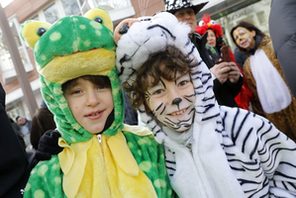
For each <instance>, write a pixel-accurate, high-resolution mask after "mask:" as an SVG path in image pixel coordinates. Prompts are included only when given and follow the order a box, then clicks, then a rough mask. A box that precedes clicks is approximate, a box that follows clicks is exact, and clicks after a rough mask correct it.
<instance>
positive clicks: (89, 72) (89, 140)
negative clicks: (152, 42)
mask: <svg viewBox="0 0 296 198" xmlns="http://www.w3.org/2000/svg"><path fill="white" fill-rule="evenodd" d="M112 28H113V27H112V21H111V19H110V17H109V16H108V14H106V12H104V11H103V10H100V9H93V10H90V11H89V12H88V13H86V14H85V16H70V17H64V18H62V19H60V20H59V21H57V22H56V23H55V24H53V25H50V24H47V23H43V22H37V21H28V22H26V23H25V24H24V25H23V29H22V36H23V37H24V39H25V40H26V41H27V43H28V45H29V46H31V47H32V48H34V54H35V59H36V62H37V67H38V72H39V73H40V82H41V93H42V96H43V99H44V100H45V102H46V104H47V105H48V108H49V109H50V111H51V112H52V113H53V114H54V118H55V122H56V124H57V129H58V131H59V132H60V133H61V138H60V139H59V146H60V147H63V151H62V152H60V153H59V154H58V155H54V156H52V158H51V159H50V160H49V161H42V162H40V163H38V164H37V165H36V167H35V168H34V169H33V170H32V172H31V175H30V178H29V181H28V183H27V186H26V188H25V194H24V197H102V198H111V197H112V198H117V197H141V198H142V197H171V196H172V190H171V188H170V185H169V182H168V177H167V173H166V170H165V163H164V155H163V148H162V147H161V146H160V145H159V144H158V143H156V142H155V140H154V138H153V135H152V134H151V132H150V131H148V130H147V129H145V128H140V127H135V126H128V125H124V124H123V100H122V93H121V90H120V83H119V80H118V77H117V72H116V68H115V44H114V41H113V32H112ZM89 78H92V79H96V80H97V81H98V82H99V83H98V84H96V83H94V81H96V80H89ZM100 79H105V80H103V81H106V79H107V81H108V82H109V85H108V83H107V85H106V84H105V85H101V84H100V82H101V80H100ZM66 84H70V86H68V87H70V88H66V89H64V87H65V86H64V85H66ZM84 84H87V86H84ZM90 90H91V91H90ZM104 94H107V95H106V97H107V98H108V97H111V100H109V101H106V98H103V99H105V103H104V104H105V106H101V104H102V103H103V102H102V101H103V99H102V100H101V101H97V100H99V99H98V98H102V96H104ZM108 94H109V95H108ZM86 95H87V96H86ZM88 96H89V97H88ZM81 97H82V98H83V97H86V98H87V97H88V99H87V100H85V101H83V100H81V102H77V101H79V98H81ZM90 98H91V99H90ZM77 99H78V100H77ZM112 100H113V102H112ZM73 101H76V102H73ZM79 108H80V109H79ZM79 111H80V112H81V113H80V114H81V115H79ZM85 112H87V113H85ZM85 120H86V121H85ZM89 123H91V124H89Z"/></svg>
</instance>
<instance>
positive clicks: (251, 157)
mask: <svg viewBox="0 0 296 198" xmlns="http://www.w3.org/2000/svg"><path fill="white" fill-rule="evenodd" d="M189 32H190V28H189V27H188V26H187V25H185V24H182V23H180V22H178V20H177V18H176V17H175V16H174V15H172V14H170V13H167V12H162V13H159V14H156V15H155V16H153V17H150V18H149V20H147V18H145V20H141V19H139V21H137V22H134V23H133V24H132V26H131V27H130V28H129V29H128V31H127V33H125V34H123V35H122V36H121V38H120V40H119V41H118V47H117V51H116V55H117V69H118V72H119V77H120V79H121V83H122V84H125V83H128V84H129V85H132V84H133V83H137V82H135V80H136V76H137V72H138V70H139V68H141V67H142V65H143V64H144V63H145V61H147V59H148V58H149V56H150V55H153V54H155V53H157V52H161V51H165V49H167V47H169V46H173V47H176V48H177V49H179V50H180V51H181V52H182V53H183V54H184V55H185V56H186V57H187V58H188V59H189V62H190V63H189V67H190V74H191V79H192V83H193V86H194V91H195V98H196V100H195V115H194V122H193V124H192V127H191V130H190V131H188V132H184V133H179V134H178V133H177V134H176V133H175V135H174V136H172V135H171V133H172V131H170V130H169V129H168V128H167V127H165V126H163V125H162V124H159V122H157V121H156V120H155V117H153V116H150V115H148V114H147V113H146V112H145V107H144V105H143V104H142V105H141V106H140V107H139V109H138V110H139V112H140V116H141V121H142V122H143V123H144V124H146V126H147V127H148V128H149V129H150V130H152V131H153V132H154V135H155V138H156V139H157V141H158V142H160V143H162V144H164V145H165V149H166V150H165V151H166V152H165V154H166V166H167V170H168V173H169V175H170V181H171V184H172V186H173V188H174V190H175V191H176V192H177V194H178V195H179V196H180V197H185V198H189V197H192V195H194V196H195V197H212V198H214V197H225V198H238V197H261V196H265V195H266V196H267V195H269V194H274V195H283V194H281V193H290V192H288V191H289V190H290V189H288V188H285V187H284V188H282V187H281V188H280V189H279V188H278V187H277V185H276V184H275V183H277V182H278V181H277V180H276V179H275V178H274V177H273V175H274V173H275V172H276V171H279V170H281V171H282V170H283V169H282V166H281V165H279V163H278V159H279V158H278V156H279V155H280V156H281V160H282V161H285V162H288V161H289V162H292V163H293V164H294V165H296V160H295V157H294V159H293V158H291V157H290V156H289V155H295V154H294V153H292V152H291V151H295V148H296V146H295V144H294V143H293V142H292V141H291V140H289V139H287V137H286V136H285V135H284V134H282V133H280V132H279V131H278V130H277V129H276V128H275V127H274V126H273V125H272V124H271V123H270V122H268V121H267V120H265V119H264V118H262V117H260V116H258V115H255V114H253V113H251V112H248V111H244V110H242V109H238V108H228V107H224V106H219V105H218V104H217V102H216V99H215V96H214V93H213V80H212V75H211V73H210V71H209V70H208V68H207V66H206V65H205V64H204V62H203V61H202V60H201V58H200V55H199V53H198V51H197V49H196V48H195V47H194V45H193V43H191V41H190V39H189V36H188V34H189ZM274 137H278V139H272V138H274ZM270 138H271V139H272V143H271V142H268V141H267V140H268V139H270ZM180 139H181V141H179V140H180ZM182 140H184V141H182ZM184 142H190V144H191V147H190V148H188V147H187V145H186V144H185V143H184ZM254 143H255V145H254ZM274 143H276V145H277V146H276V147H277V148H275V147H272V148H270V146H271V145H272V144H274ZM282 147H284V148H287V150H290V152H287V151H285V152H284V151H278V150H279V149H280V148H282ZM263 150H264V151H266V152H263ZM274 151H278V152H279V153H278V154H275V153H274ZM268 171H271V172H268ZM293 171H295V168H294V167H293V166H287V167H285V169H284V172H285V173H287V172H289V173H291V174H292V175H293V176H296V173H295V172H293ZM266 172H268V174H266ZM269 173H271V174H269ZM285 179H286V178H285ZM285 179H284V180H285ZM287 181H289V180H287ZM290 181H291V180H290ZM293 182H296V177H294V178H293ZM282 186H283V185H282ZM293 190H294V192H296V191H295V189H293ZM283 191H285V192H283Z"/></svg>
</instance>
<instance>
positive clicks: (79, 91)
mask: <svg viewBox="0 0 296 198" xmlns="http://www.w3.org/2000/svg"><path fill="white" fill-rule="evenodd" d="M82 92H83V91H82V89H72V90H71V91H70V95H80V94H82Z"/></svg>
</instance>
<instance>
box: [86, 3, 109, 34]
mask: <svg viewBox="0 0 296 198" xmlns="http://www.w3.org/2000/svg"><path fill="white" fill-rule="evenodd" d="M84 17H86V18H88V19H90V20H94V21H96V22H98V23H101V24H103V25H104V26H106V27H107V28H108V29H109V30H111V31H112V32H113V23H112V20H111V18H110V16H109V14H108V13H107V12H106V11H105V10H102V9H99V8H93V9H90V10H89V11H87V12H86V13H85V14H84Z"/></svg>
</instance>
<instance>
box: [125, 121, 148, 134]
mask: <svg viewBox="0 0 296 198" xmlns="http://www.w3.org/2000/svg"><path fill="white" fill-rule="evenodd" d="M123 131H127V132H131V133H133V134H135V135H139V136H147V135H153V132H152V131H150V130H149V129H148V128H147V127H144V126H137V125H128V124H124V127H123Z"/></svg>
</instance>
